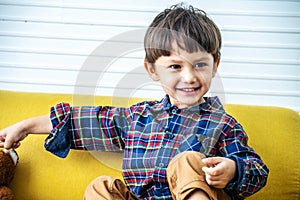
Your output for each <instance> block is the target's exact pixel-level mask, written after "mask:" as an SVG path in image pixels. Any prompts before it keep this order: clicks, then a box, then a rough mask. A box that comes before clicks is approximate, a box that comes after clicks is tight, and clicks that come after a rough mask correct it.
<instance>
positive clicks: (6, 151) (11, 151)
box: [3, 149, 19, 165]
mask: <svg viewBox="0 0 300 200" xmlns="http://www.w3.org/2000/svg"><path fill="white" fill-rule="evenodd" d="M3 152H4V153H6V154H7V153H8V154H9V155H10V157H11V159H12V160H13V162H14V164H15V165H17V163H18V160H19V157H18V155H17V152H16V151H15V150H13V149H9V150H7V149H3Z"/></svg>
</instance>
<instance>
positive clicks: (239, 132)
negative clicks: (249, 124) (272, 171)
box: [217, 123, 269, 197]
mask: <svg viewBox="0 0 300 200" xmlns="http://www.w3.org/2000/svg"><path fill="white" fill-rule="evenodd" d="M226 132H227V133H226ZM220 141H221V143H220V151H221V153H222V154H223V156H224V158H223V159H221V158H222V157H221V158H220V159H221V160H220V161H222V162H220V164H222V165H220V167H222V166H223V171H224V172H226V173H227V178H230V177H231V179H230V180H228V181H229V182H228V184H227V185H226V187H225V189H226V190H227V191H228V192H230V193H235V195H238V196H241V197H248V196H250V195H252V194H254V193H255V192H257V191H259V190H260V189H261V188H263V187H264V186H265V185H266V183H267V178H268V173H269V170H268V168H267V166H266V165H265V164H264V163H263V161H262V159H261V158H260V156H259V155H258V154H257V153H256V152H255V151H254V150H253V149H252V148H251V147H249V146H248V144H247V143H248V137H247V135H246V133H245V131H244V130H243V128H242V127H241V125H240V124H238V123H236V124H235V125H234V127H233V128H232V129H230V130H229V131H225V134H224V135H222V136H221V138H220ZM228 160H231V161H233V162H229V161H228ZM232 163H234V165H235V166H233V165H232ZM217 166H218V165H217ZM228 166H231V167H233V168H232V169H233V170H234V174H232V171H231V170H228V168H227V167H228ZM225 169H226V170H225Z"/></svg>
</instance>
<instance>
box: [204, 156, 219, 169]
mask: <svg viewBox="0 0 300 200" xmlns="http://www.w3.org/2000/svg"><path fill="white" fill-rule="evenodd" d="M222 161H223V158H222V157H210V158H203V159H202V162H203V163H204V164H205V165H206V166H208V167H213V166H215V165H217V164H219V163H220V162H222Z"/></svg>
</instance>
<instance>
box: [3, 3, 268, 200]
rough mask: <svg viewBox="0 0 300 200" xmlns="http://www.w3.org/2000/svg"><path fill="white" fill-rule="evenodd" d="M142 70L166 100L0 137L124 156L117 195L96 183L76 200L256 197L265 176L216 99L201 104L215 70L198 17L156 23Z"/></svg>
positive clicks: (113, 187) (9, 144) (189, 13)
mask: <svg viewBox="0 0 300 200" xmlns="http://www.w3.org/2000/svg"><path fill="white" fill-rule="evenodd" d="M144 45H145V51H146V57H145V63H144V66H145V69H146V71H147V72H148V74H149V76H150V77H151V78H152V79H153V80H154V81H157V82H160V84H161V85H162V88H163V90H164V91H165V92H166V96H165V97H164V98H163V99H162V100H161V101H145V102H141V103H138V104H136V105H133V106H131V107H129V108H118V107H111V106H98V107H88V106H83V107H71V106H70V105H69V104H67V103H61V104H58V105H56V106H54V107H52V108H51V114H50V119H51V121H50V120H49V116H48V115H45V116H40V117H36V118H31V119H28V120H25V121H22V122H19V123H17V124H15V125H12V126H10V127H8V128H6V129H4V130H2V131H1V132H0V147H4V148H17V147H18V146H19V145H20V141H21V140H23V139H24V138H25V137H26V136H27V135H28V134H29V133H50V135H49V136H48V137H47V139H46V141H45V147H46V149H47V150H49V151H51V152H52V153H54V154H55V155H58V156H60V157H65V156H67V154H68V152H69V150H70V148H73V149H85V150H102V151H104V150H105V151H120V150H121V151H123V152H124V159H123V170H122V173H123V177H124V181H125V183H126V185H125V184H124V183H123V182H122V181H120V180H117V179H114V178H112V177H106V176H102V177H99V178H97V179H95V181H93V182H92V183H91V184H90V185H89V186H88V187H87V189H86V192H85V197H84V198H85V199H242V198H244V197H247V196H249V195H251V194H253V193H255V192H257V191H258V190H260V189H261V188H262V187H263V186H264V185H265V184H266V181H267V176H268V169H267V167H266V166H265V164H264V163H263V162H262V160H261V159H260V157H259V156H258V155H257V154H256V153H255V151H254V150H253V149H252V148H250V147H249V146H248V145H247V135H246V134H245V132H244V130H243V128H242V127H241V125H240V124H239V123H238V122H237V121H236V120H235V119H234V118H233V117H231V116H229V115H228V114H227V113H226V112H225V111H224V109H223V107H222V105H221V103H220V101H219V99H218V98H217V97H209V98H205V97H203V96H204V95H205V94H206V93H207V92H208V90H209V87H210V84H211V80H212V78H213V77H214V75H215V74H216V72H217V68H218V65H219V62H220V48H221V34H220V31H219V29H218V27H217V26H216V25H215V24H214V22H213V21H212V20H210V19H209V18H208V17H207V16H206V14H205V13H204V12H203V11H201V10H197V9H195V8H193V7H192V6H189V7H188V8H185V7H182V6H180V5H176V6H173V7H171V8H170V9H166V10H165V11H163V12H162V13H160V14H158V15H157V17H156V18H155V19H154V20H153V22H152V23H151V25H150V26H149V28H148V30H147V32H146V35H145V41H144Z"/></svg>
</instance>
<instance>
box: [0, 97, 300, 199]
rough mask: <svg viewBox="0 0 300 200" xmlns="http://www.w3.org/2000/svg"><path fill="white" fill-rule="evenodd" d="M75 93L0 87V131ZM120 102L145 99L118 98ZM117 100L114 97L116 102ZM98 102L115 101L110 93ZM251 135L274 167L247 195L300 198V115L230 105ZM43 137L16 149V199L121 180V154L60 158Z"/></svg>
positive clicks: (69, 194)
mask: <svg viewBox="0 0 300 200" xmlns="http://www.w3.org/2000/svg"><path fill="white" fill-rule="evenodd" d="M72 97H73V96H72V95H61V94H41V93H21V92H9V91H0V129H2V128H4V127H6V126H8V125H11V124H13V123H15V122H18V121H20V120H23V119H27V118H29V117H33V116H37V115H43V114H46V113H49V108H50V106H53V105H55V104H56V103H59V102H62V101H64V102H71V103H72V100H73V99H72ZM118 100H119V101H118V103H117V104H118V105H120V102H123V104H124V105H128V104H132V103H134V102H137V101H140V100H141V99H131V100H130V101H128V100H127V99H122V98H120V99H118ZM114 102H116V99H114V101H113V103H114ZM95 104H100V105H111V104H112V99H111V98H110V97H96V98H95ZM226 110H227V111H228V112H229V113H230V114H232V115H233V116H235V117H236V118H237V119H238V120H239V122H241V124H243V127H244V128H245V130H246V131H247V133H248V136H249V143H250V145H251V146H252V147H254V149H255V150H256V151H257V152H258V153H259V154H260V155H261V156H262V158H263V160H264V161H265V163H266V164H267V165H268V167H269V169H270V175H269V180H268V183H267V185H266V187H265V188H264V189H263V190H262V191H260V192H258V193H257V194H255V195H253V196H252V197H250V198H249V199H275V200H276V199H300V155H299V150H300V140H299V139H300V132H299V130H300V127H299V126H300V117H299V115H298V113H296V112H294V111H292V110H289V109H286V108H277V107H266V106H246V105H226ZM45 137H46V136H45V135H29V136H28V137H27V138H26V139H25V140H24V141H23V142H22V144H21V146H20V147H19V148H18V149H17V152H18V154H19V157H20V160H19V165H18V167H17V171H16V175H15V178H14V180H13V182H12V184H11V188H12V189H13V191H14V193H15V196H16V200H18V199H22V200H26V199H28V200H29V199H30V200H32V199H35V200H39V199H41V200H51V199H53V200H54V199H72V200H76V199H82V196H83V193H84V190H85V188H86V186H87V185H88V184H89V182H90V181H92V180H93V179H94V178H96V177H97V176H100V175H110V176H114V177H117V178H121V179H122V176H121V172H120V170H119V169H120V166H121V164H120V163H121V157H120V156H119V155H115V154H92V153H90V152H85V151H76V150H72V151H71V152H70V154H69V155H68V157H67V158H65V159H61V158H58V157H55V156H54V155H52V154H50V153H49V152H46V151H45V150H44V147H43V142H44V139H45Z"/></svg>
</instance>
